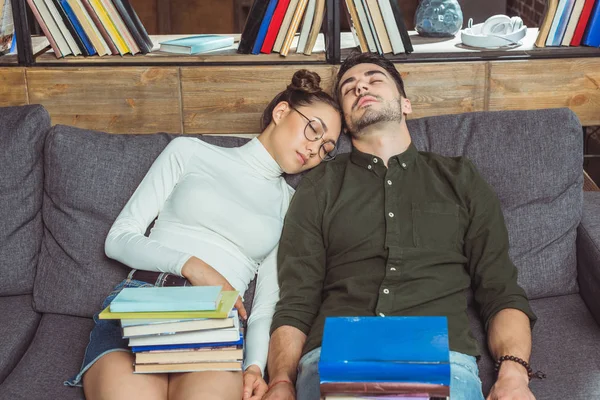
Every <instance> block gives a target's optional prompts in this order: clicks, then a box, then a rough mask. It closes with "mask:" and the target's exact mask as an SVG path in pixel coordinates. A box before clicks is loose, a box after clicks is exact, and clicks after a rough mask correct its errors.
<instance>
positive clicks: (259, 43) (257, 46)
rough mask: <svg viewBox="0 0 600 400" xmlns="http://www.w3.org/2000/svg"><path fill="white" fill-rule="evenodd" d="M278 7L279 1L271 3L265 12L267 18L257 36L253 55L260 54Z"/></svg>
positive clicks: (275, 0)
mask: <svg viewBox="0 0 600 400" xmlns="http://www.w3.org/2000/svg"><path fill="white" fill-rule="evenodd" d="M276 5H277V0H271V1H269V5H268V6H267V11H266V12H265V16H264V17H263V20H262V22H261V23H260V28H259V29H258V34H257V35H256V40H255V41H254V46H253V47H252V54H259V53H260V49H261V48H262V45H263V43H264V41H265V37H266V36H267V30H268V29H269V25H270V24H271V20H272V19H273V13H274V12H275V6H276Z"/></svg>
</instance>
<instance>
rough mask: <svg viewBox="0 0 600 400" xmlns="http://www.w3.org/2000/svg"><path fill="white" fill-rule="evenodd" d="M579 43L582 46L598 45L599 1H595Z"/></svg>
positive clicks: (599, 33) (599, 43) (599, 27)
mask: <svg viewBox="0 0 600 400" xmlns="http://www.w3.org/2000/svg"><path fill="white" fill-rule="evenodd" d="M581 44H583V45H584V46H593V47H600V1H596V5H595V6H594V10H593V12H592V16H591V17H590V19H589V21H588V26H587V28H586V31H585V34H584V35H583V39H582V40H581Z"/></svg>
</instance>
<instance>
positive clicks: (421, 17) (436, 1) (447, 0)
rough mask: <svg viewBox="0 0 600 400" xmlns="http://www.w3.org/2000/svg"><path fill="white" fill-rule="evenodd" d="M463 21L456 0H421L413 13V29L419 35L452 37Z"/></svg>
mask: <svg viewBox="0 0 600 400" xmlns="http://www.w3.org/2000/svg"><path fill="white" fill-rule="evenodd" d="M462 23H463V15H462V10H461V8H460V4H458V1H457V0H421V2H420V3H419V6H418V7H417V12H416V13H415V30H416V31H417V32H418V33H419V35H421V36H428V37H452V36H454V35H456V34H457V33H458V31H460V29H461V28H462Z"/></svg>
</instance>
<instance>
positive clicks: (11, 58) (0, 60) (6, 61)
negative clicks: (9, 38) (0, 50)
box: [0, 53, 19, 66]
mask: <svg viewBox="0 0 600 400" xmlns="http://www.w3.org/2000/svg"><path fill="white" fill-rule="evenodd" d="M0 65H1V66H10V65H19V60H18V59H17V54H16V53H9V54H5V55H2V56H0Z"/></svg>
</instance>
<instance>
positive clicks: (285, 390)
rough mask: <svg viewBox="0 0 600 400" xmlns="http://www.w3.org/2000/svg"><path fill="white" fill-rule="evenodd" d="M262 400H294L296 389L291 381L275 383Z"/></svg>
mask: <svg viewBox="0 0 600 400" xmlns="http://www.w3.org/2000/svg"><path fill="white" fill-rule="evenodd" d="M263 400H296V388H295V387H294V384H293V383H292V382H291V381H275V385H273V386H271V387H270V388H269V391H268V392H267V395H266V396H265V397H263Z"/></svg>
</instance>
